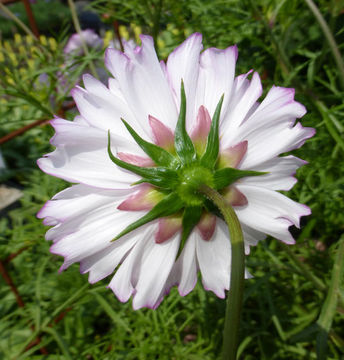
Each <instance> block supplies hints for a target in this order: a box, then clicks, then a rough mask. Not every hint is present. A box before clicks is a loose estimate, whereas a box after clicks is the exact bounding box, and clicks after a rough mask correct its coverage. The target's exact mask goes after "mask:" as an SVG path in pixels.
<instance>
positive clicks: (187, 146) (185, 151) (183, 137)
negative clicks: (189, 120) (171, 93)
mask: <svg viewBox="0 0 344 360" xmlns="http://www.w3.org/2000/svg"><path fill="white" fill-rule="evenodd" d="M185 117H186V95H185V89H184V83H183V80H182V83H181V87H180V111H179V117H178V122H177V125H176V130H175V132H174V147H175V149H176V153H177V155H178V156H179V158H180V160H181V162H182V163H183V164H189V163H191V162H192V161H194V160H195V159H196V151H195V147H194V144H193V142H192V140H191V138H190V136H189V134H188V133H187V132H186V128H185Z"/></svg>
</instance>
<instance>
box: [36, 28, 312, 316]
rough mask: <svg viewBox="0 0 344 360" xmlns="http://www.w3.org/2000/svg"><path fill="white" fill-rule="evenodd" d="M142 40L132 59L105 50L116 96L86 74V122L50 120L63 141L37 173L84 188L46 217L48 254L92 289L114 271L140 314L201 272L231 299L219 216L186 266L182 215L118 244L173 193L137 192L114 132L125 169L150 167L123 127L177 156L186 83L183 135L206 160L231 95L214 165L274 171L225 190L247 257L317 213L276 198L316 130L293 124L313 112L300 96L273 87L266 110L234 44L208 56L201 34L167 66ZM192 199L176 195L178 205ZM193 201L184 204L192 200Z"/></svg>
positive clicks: (199, 231)
mask: <svg viewBox="0 0 344 360" xmlns="http://www.w3.org/2000/svg"><path fill="white" fill-rule="evenodd" d="M141 41H142V46H141V47H137V48H135V49H133V48H132V47H131V46H128V45H127V46H126V47H125V53H124V54H123V53H121V52H120V51H118V50H116V49H108V50H107V53H106V59H105V63H106V65H107V68H108V69H109V71H110V72H111V73H112V75H113V76H114V78H110V79H109V83H108V87H106V86H104V85H103V84H102V83H100V82H99V81H97V80H96V79H94V78H93V77H91V76H89V75H85V76H84V78H83V80H84V86H85V89H83V88H81V87H76V88H75V89H74V90H73V92H72V95H73V97H74V100H75V102H76V104H77V107H78V109H79V111H80V115H79V116H76V118H75V119H74V121H67V120H63V119H60V118H56V119H54V120H53V121H52V122H51V124H52V125H53V127H54V128H55V131H56V134H55V135H54V137H53V138H52V140H51V143H52V145H54V146H56V150H55V151H54V152H52V153H50V154H48V155H46V156H45V157H44V158H41V159H39V160H38V165H39V167H40V168H41V169H42V170H43V171H45V172H46V173H48V174H51V175H54V176H57V177H60V178H63V179H65V180H67V181H70V182H72V183H76V185H73V186H71V187H69V188H67V189H65V190H64V191H62V192H60V193H58V194H57V195H55V196H54V197H53V199H52V200H51V201H48V202H47V203H46V204H45V206H44V207H43V209H42V210H41V211H40V212H39V214H38V217H39V218H44V223H45V224H46V225H49V226H53V227H52V228H51V229H50V230H48V232H47V234H46V239H47V240H50V241H53V242H54V244H53V245H52V247H51V252H52V253H54V254H58V255H61V256H63V257H64V259H65V260H64V263H63V265H62V267H61V271H62V270H64V269H66V268H67V267H68V266H70V265H71V264H73V263H76V262H80V271H81V273H89V281H90V282H91V283H94V282H97V281H99V280H101V279H103V278H105V277H106V276H109V275H110V274H112V273H113V272H114V271H115V270H116V272H115V274H114V276H113V277H112V279H111V281H110V284H109V287H110V288H111V289H112V290H113V292H114V293H115V294H116V295H117V297H118V298H119V299H120V300H121V301H127V300H128V299H129V298H130V297H131V296H133V307H134V309H138V308H141V307H144V306H148V307H151V308H156V307H157V306H158V305H159V303H160V302H161V300H162V298H163V297H164V295H165V294H166V293H167V292H168V291H169V289H170V287H171V286H173V285H178V289H179V292H180V294H181V295H182V296H184V295H186V294H188V293H189V292H190V291H191V290H192V289H193V288H194V286H195V284H196V282H197V272H198V271H200V272H201V275H202V282H203V285H204V287H205V288H206V289H207V290H211V291H213V292H214V293H215V294H216V295H217V296H219V297H221V298H223V297H224V296H225V290H226V289H228V287H229V279H230V262H231V248H230V241H229V238H228V237H229V235H228V231H227V228H226V225H225V223H224V222H223V220H221V219H220V218H218V217H216V216H215V215H214V214H213V213H211V212H207V211H205V210H204V209H203V210H202V214H200V216H201V217H200V220H199V222H198V224H197V225H196V226H195V227H194V228H193V230H192V232H191V234H190V236H189V237H188V238H187V240H186V243H185V246H184V247H183V248H182V252H181V253H180V255H179V256H177V254H178V250H179V247H180V238H181V236H180V234H181V224H182V215H181V212H180V211H179V212H177V213H176V214H172V215H171V216H168V217H162V218H160V219H156V220H154V221H151V222H148V223H146V224H144V225H143V226H140V227H138V228H137V229H135V230H133V231H131V232H129V233H127V234H125V235H124V236H122V237H120V238H119V239H118V240H116V241H112V240H113V239H114V238H115V237H116V236H117V235H118V234H119V233H121V232H122V230H123V229H125V228H126V227H127V226H129V225H130V224H132V223H134V222H135V221H137V220H138V219H139V218H141V217H142V216H144V215H145V214H146V213H147V212H148V211H149V210H150V209H152V207H154V206H155V205H156V204H157V203H158V202H159V201H160V200H161V199H163V198H165V196H166V193H165V192H164V191H160V190H159V188H157V187H155V186H153V185H150V184H140V185H135V186H131V184H133V183H134V182H136V181H138V180H140V179H141V177H139V176H138V175H136V174H134V173H132V172H129V171H127V170H123V169H122V168H121V167H119V166H117V165H115V164H114V163H113V162H112V161H111V160H110V158H109V155H108V152H107V144H108V141H107V132H108V130H110V132H111V147H112V152H113V153H114V154H117V157H118V158H120V159H121V160H123V161H126V162H128V163H131V164H136V165H139V166H146V167H150V166H153V165H154V162H152V160H151V159H149V158H148V157H147V155H146V154H145V153H144V152H143V151H142V150H141V148H140V147H139V146H138V145H137V143H135V141H134V140H133V137H132V136H131V135H130V134H129V132H128V130H127V129H126V127H125V126H124V125H123V123H122V122H121V120H120V119H121V118H123V119H125V120H126V122H127V123H128V124H130V126H131V127H132V128H133V129H135V130H136V131H137V132H138V134H140V136H141V137H142V138H144V139H146V140H147V141H150V142H154V143H155V144H157V145H159V146H160V147H162V148H164V149H166V150H167V151H170V152H171V153H172V154H174V155H173V156H176V157H177V155H176V153H175V149H174V142H173V141H174V129H175V127H176V124H177V120H178V115H179V109H180V102H181V95H180V94H181V91H180V88H181V81H182V80H183V82H184V86H185V92H186V110H187V112H186V128H187V131H188V133H189V134H190V136H191V138H192V140H193V143H194V147H195V149H196V152H197V156H200V154H202V152H203V151H204V148H205V144H206V141H207V136H208V132H209V128H210V123H211V120H210V116H213V114H214V111H215V108H216V106H217V104H218V102H219V99H220V98H221V95H222V94H224V100H223V104H222V109H221V113H220V114H221V115H220V127H219V129H220V130H219V135H220V151H219V157H218V160H217V165H216V167H217V168H218V169H220V168H224V167H230V168H237V169H239V170H242V171H246V170H251V171H258V172H267V174H265V175H261V176H250V177H243V178H241V179H240V180H237V181H235V182H234V183H232V184H230V185H229V186H226V187H225V188H223V189H221V190H220V192H221V193H222V195H223V196H225V198H226V199H227V201H228V203H230V204H231V205H232V206H233V208H234V210H235V212H236V214H237V216H238V218H239V220H240V222H241V225H242V228H243V232H244V237H245V247H246V250H247V252H248V251H249V246H250V245H255V244H256V243H257V242H258V241H259V240H262V239H263V238H264V237H265V236H266V235H265V234H268V235H271V236H273V237H275V238H277V239H279V240H281V241H283V242H285V243H288V244H292V243H294V240H293V238H292V236H291V234H290V233H289V231H288V228H289V226H291V225H296V226H299V220H300V217H301V216H304V215H309V214H310V210H309V208H308V207H306V206H304V205H301V204H298V203H296V202H294V201H292V200H290V199H289V198H287V197H286V196H284V195H282V194H280V193H279V192H278V191H279V190H289V189H291V188H292V187H293V185H294V184H295V183H296V179H295V178H294V177H293V174H294V173H295V171H296V169H297V168H298V167H300V166H301V165H303V164H304V161H302V160H300V159H298V158H296V157H294V156H284V157H279V155H280V154H281V153H284V152H287V151H290V150H292V149H295V148H298V147H300V146H301V145H302V144H303V143H304V141H305V140H306V139H307V138H309V137H311V136H313V134H314V130H313V129H312V128H304V127H302V126H301V124H300V123H296V124H295V120H296V118H300V117H302V116H303V115H304V114H305V112H306V110H305V108H304V107H303V106H302V105H301V104H299V103H298V102H296V101H294V90H293V89H287V88H282V87H272V88H271V89H270V91H269V92H268V94H267V96H266V97H265V99H264V100H263V101H262V102H258V99H259V97H260V96H261V94H262V86H261V82H260V78H259V76H258V74H257V73H253V74H252V76H251V79H250V80H249V75H250V73H251V72H249V73H247V74H243V75H239V76H237V77H235V75H234V73H235V63H236V59H237V48H236V47H235V46H232V47H229V48H227V49H225V50H219V49H215V48H210V49H207V50H205V51H203V52H202V53H201V50H202V37H201V35H200V34H193V35H191V36H190V37H189V38H188V39H187V40H186V41H184V42H183V43H182V44H181V45H180V46H179V47H178V48H176V49H175V50H174V51H173V52H172V53H171V55H170V56H169V58H168V60H167V62H166V63H164V62H160V63H159V61H158V59H157V56H156V53H155V50H154V46H153V41H152V38H151V37H149V36H141ZM187 169H189V168H188V167H187ZM184 170H185V169H184ZM184 170H183V171H184ZM178 171H179V170H178ZM197 171H198V170H197ZM185 172H187V170H185V171H184V172H183V174H184V173H185ZM183 176H184V175H183ZM211 176H212V175H211ZM185 177H186V178H187V175H185ZM205 178H207V175H206V176H205ZM171 181H172V180H171ZM184 190H185V189H184V188H182V187H181V186H179V185H178V189H177V193H178V194H179V196H180V197H181V198H182V199H181V201H184V199H183V196H184ZM189 195H190V194H186V195H185V197H186V198H187V199H190V197H188V196H189ZM185 201H186V202H187V200H185ZM197 201H198V200H197V199H196V202H197ZM118 265H120V266H119V267H118ZM117 267H118V268H117Z"/></svg>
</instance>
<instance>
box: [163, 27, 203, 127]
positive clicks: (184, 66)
mask: <svg viewBox="0 0 344 360" xmlns="http://www.w3.org/2000/svg"><path fill="white" fill-rule="evenodd" d="M202 48H203V45H202V35H201V34H198V33H195V34H192V35H191V36H189V37H188V38H187V39H186V40H185V41H184V42H183V43H182V44H181V45H179V46H178V47H177V48H176V49H175V50H173V52H172V53H171V54H170V55H169V57H168V59H167V64H166V71H167V76H168V79H169V82H170V86H171V89H172V92H173V95H174V99H175V103H176V106H177V109H178V110H179V107H180V86H181V81H182V80H183V82H184V88H185V94H186V100H187V106H186V111H187V114H186V122H187V130H190V127H191V124H192V123H193V121H194V120H195V119H196V114H197V112H196V111H198V109H195V100H196V99H195V94H196V89H197V79H198V70H199V56H200V51H201V50H202Z"/></svg>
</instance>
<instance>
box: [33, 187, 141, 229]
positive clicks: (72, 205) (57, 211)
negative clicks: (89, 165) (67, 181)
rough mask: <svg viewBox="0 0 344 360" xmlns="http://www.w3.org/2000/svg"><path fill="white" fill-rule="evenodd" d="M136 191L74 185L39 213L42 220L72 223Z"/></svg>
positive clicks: (57, 195)
mask: <svg viewBox="0 0 344 360" xmlns="http://www.w3.org/2000/svg"><path fill="white" fill-rule="evenodd" d="M134 190H135V189H134V188H132V189H129V190H103V189H97V188H93V187H89V186H86V185H82V184H79V185H73V186H71V187H69V188H67V189H65V190H63V191H61V192H59V193H58V194H56V195H55V196H54V197H53V198H52V200H50V201H47V202H46V203H45V205H44V206H43V208H42V209H41V210H40V211H39V212H38V214H37V217H38V218H40V219H43V218H46V217H49V218H53V219H55V220H57V221H58V222H65V221H68V220H69V221H70V220H71V218H74V217H77V216H80V215H85V214H87V213H89V212H90V211H93V210H94V209H97V208H99V207H101V206H103V205H105V204H107V203H114V201H116V200H117V201H122V200H123V199H125V198H126V197H128V196H130V194H131V193H132V192H133V191H134Z"/></svg>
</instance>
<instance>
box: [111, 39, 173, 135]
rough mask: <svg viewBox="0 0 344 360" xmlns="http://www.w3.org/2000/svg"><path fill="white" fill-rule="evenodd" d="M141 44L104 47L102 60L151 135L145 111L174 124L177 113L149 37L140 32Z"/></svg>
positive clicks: (132, 109) (171, 124)
mask: <svg viewBox="0 0 344 360" xmlns="http://www.w3.org/2000/svg"><path fill="white" fill-rule="evenodd" d="M141 42H142V46H141V47H137V48H135V50H132V49H131V48H129V47H127V48H126V53H125V54H123V53H121V52H120V51H118V50H115V49H108V50H107V51H106V58H105V63H106V66H107V67H108V69H109V70H110V72H111V73H112V74H113V75H114V77H115V78H116V79H117V81H118V84H119V86H120V89H121V92H122V94H123V96H124V98H125V100H126V102H127V103H128V104H129V106H130V109H131V111H132V112H133V114H134V115H135V117H136V122H137V124H138V125H140V124H141V125H142V127H143V128H144V130H145V133H146V135H147V136H151V131H150V128H149V125H148V115H152V116H154V117H156V118H157V119H159V120H161V121H162V122H164V123H165V124H167V125H168V126H170V127H172V128H174V126H175V124H176V121H177V118H178V114H177V109H176V107H175V104H174V102H173V99H172V94H171V90H170V88H169V86H168V82H167V80H166V78H165V76H164V74H163V72H162V70H161V67H160V64H159V61H158V58H157V56H156V53H155V50H154V44H153V39H152V38H151V37H149V36H143V35H142V36H141Z"/></svg>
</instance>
